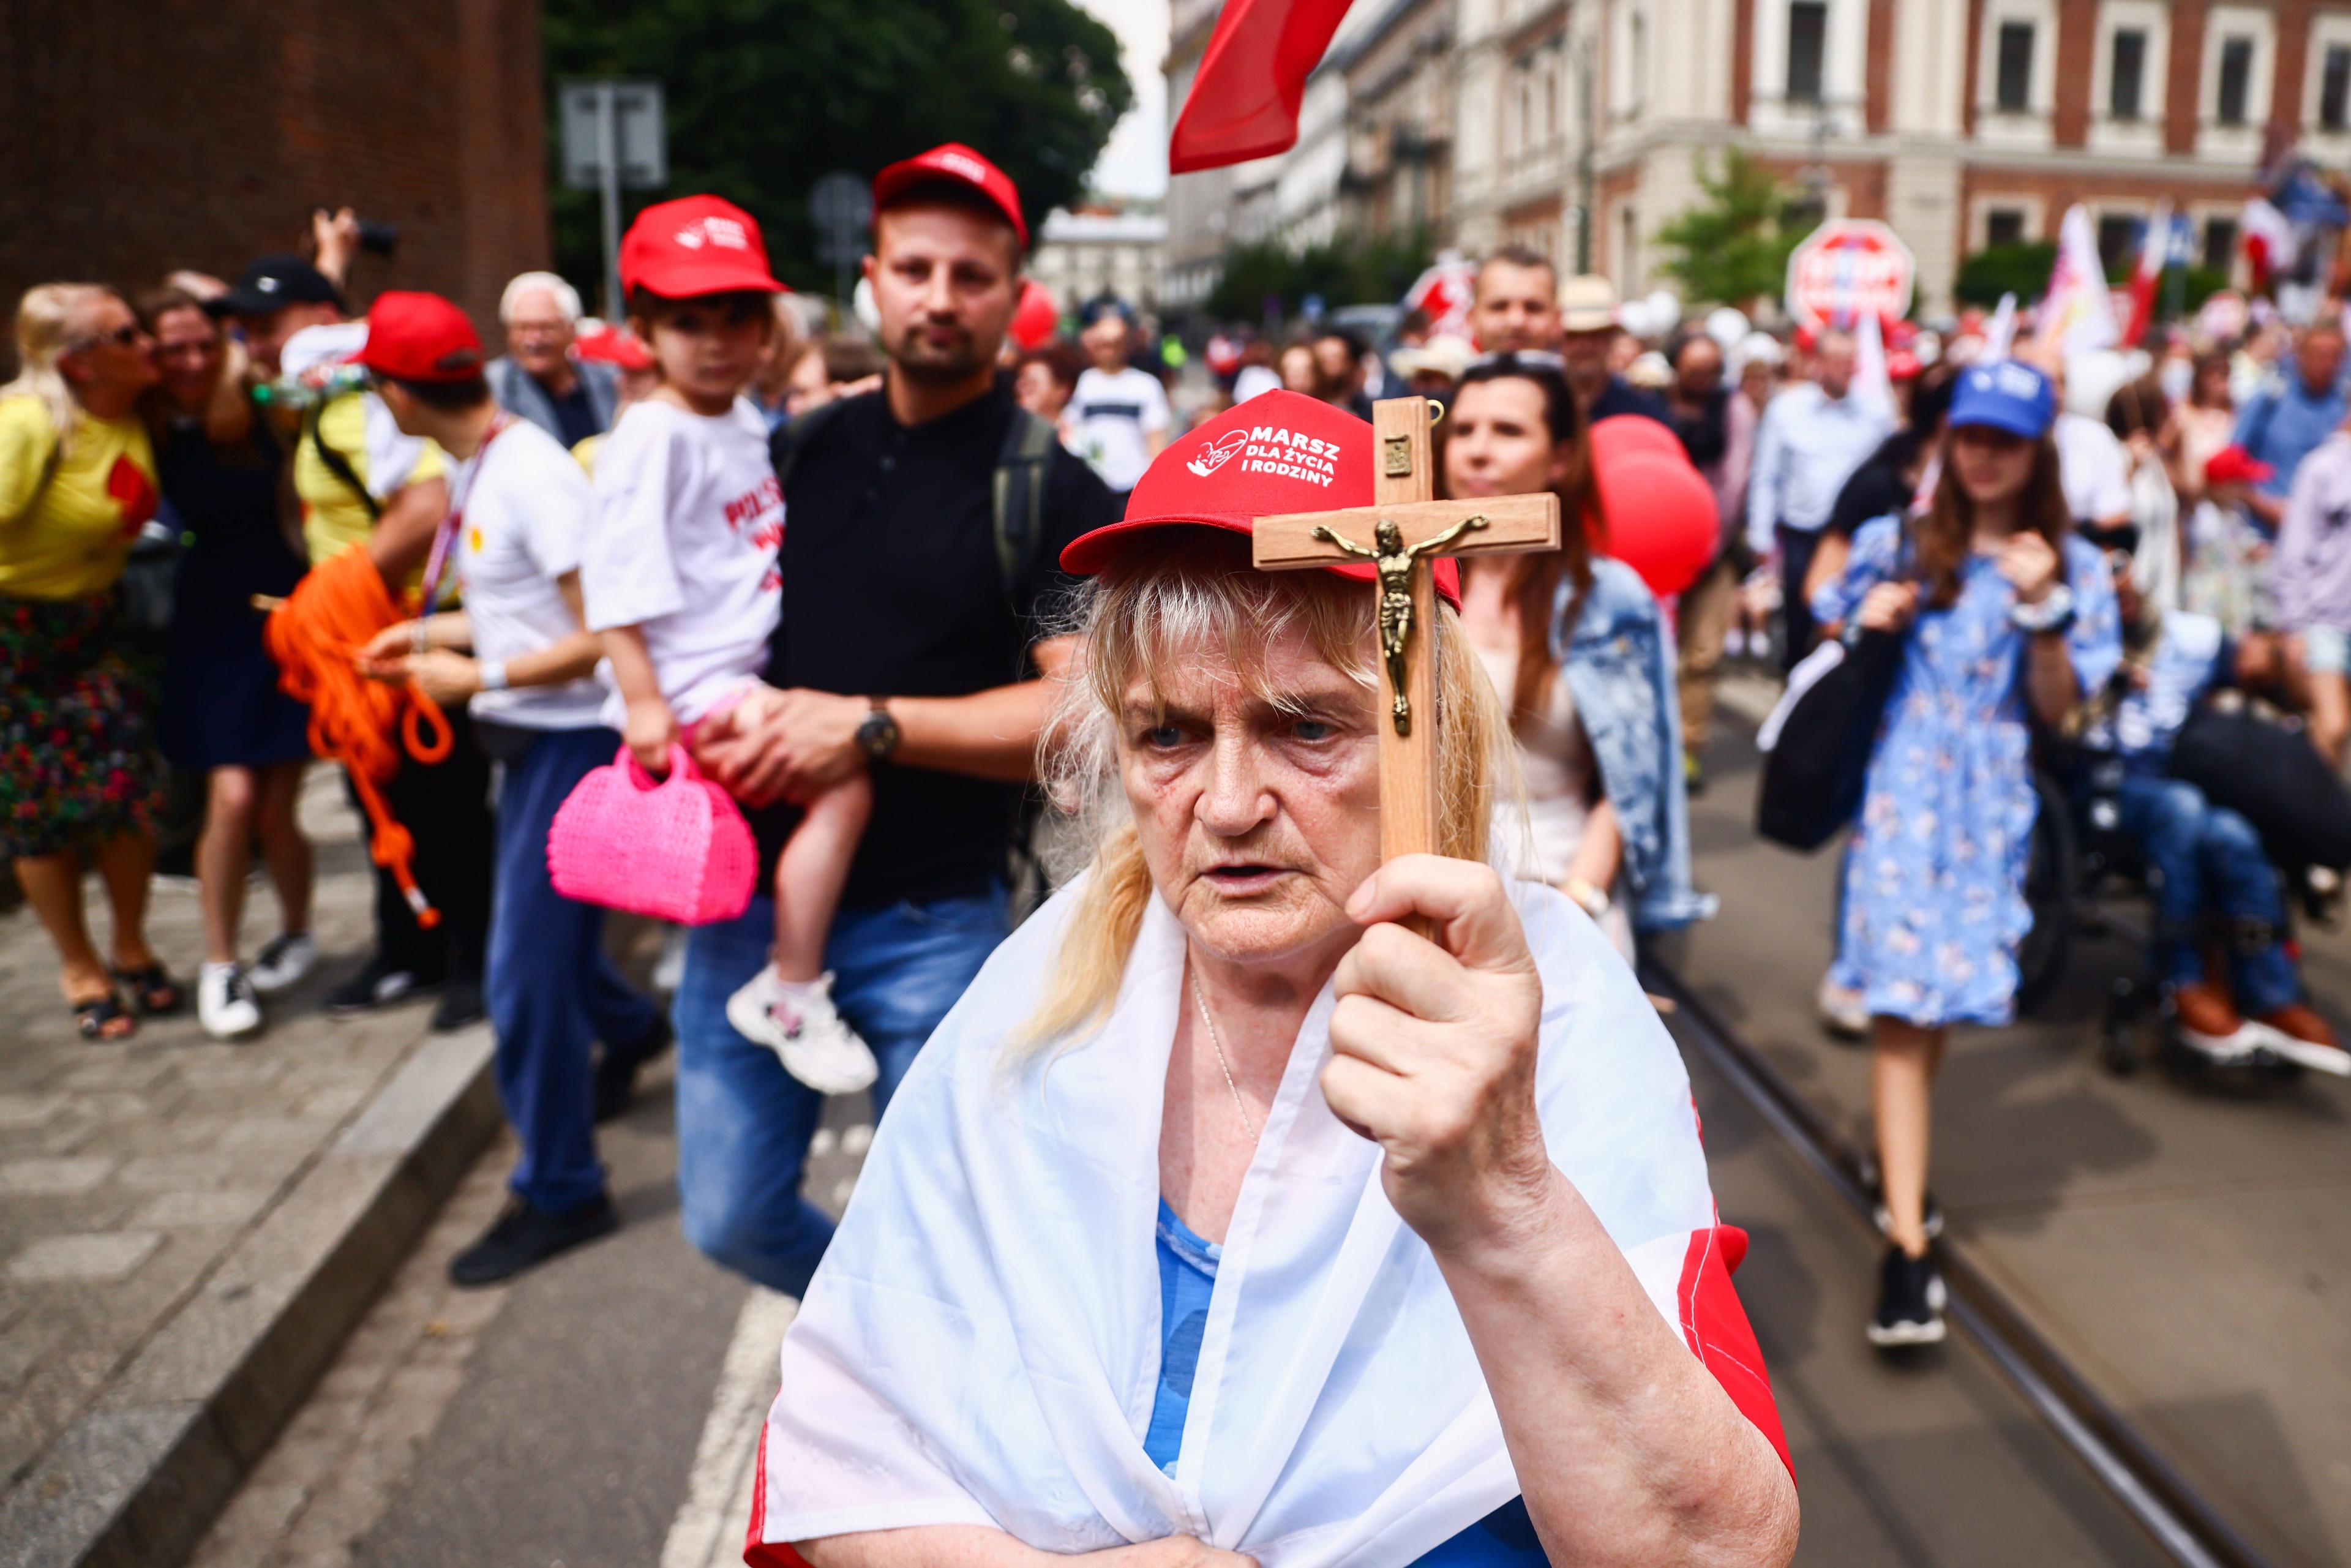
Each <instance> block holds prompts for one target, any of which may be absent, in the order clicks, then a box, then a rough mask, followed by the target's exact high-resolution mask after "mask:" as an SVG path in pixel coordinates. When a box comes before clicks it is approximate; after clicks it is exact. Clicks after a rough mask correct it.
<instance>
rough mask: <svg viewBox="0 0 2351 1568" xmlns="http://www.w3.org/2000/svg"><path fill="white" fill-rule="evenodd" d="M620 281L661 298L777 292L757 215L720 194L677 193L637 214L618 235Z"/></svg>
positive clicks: (780, 289) (628, 288)
mask: <svg viewBox="0 0 2351 1568" xmlns="http://www.w3.org/2000/svg"><path fill="white" fill-rule="evenodd" d="M621 287H622V291H624V292H633V291H634V290H636V289H640V288H642V289H643V290H644V291H645V292H646V293H648V294H653V295H658V296H660V297H661V298H664V299H691V298H694V297H695V296H696V295H699V294H740V293H746V292H751V293H759V294H781V293H783V292H784V286H783V285H782V284H780V283H778V282H777V281H776V280H775V279H774V278H773V277H769V276H768V242H767V241H766V240H765V239H764V238H762V237H761V236H760V234H759V225H758V220H757V219H755V218H753V217H752V216H751V214H748V213H747V212H745V211H744V210H743V209H742V208H740V207H738V206H737V205H736V204H734V203H732V202H729V201H726V200H724V199H723V198H721V197H718V196H680V197H679V198H678V199H677V200H676V201H674V202H656V203H654V204H653V205H652V206H650V207H647V208H646V209H645V210H644V211H643V212H642V213H639V214H637V221H636V222H634V223H632V224H631V225H629V232H628V233H627V234H626V235H622V239H621Z"/></svg>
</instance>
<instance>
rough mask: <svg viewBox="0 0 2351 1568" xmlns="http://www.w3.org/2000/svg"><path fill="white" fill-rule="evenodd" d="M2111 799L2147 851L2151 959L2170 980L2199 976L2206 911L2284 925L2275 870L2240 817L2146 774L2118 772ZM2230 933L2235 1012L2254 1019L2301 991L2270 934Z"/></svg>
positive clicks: (2190, 981)
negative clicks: (2249, 938)
mask: <svg viewBox="0 0 2351 1568" xmlns="http://www.w3.org/2000/svg"><path fill="white" fill-rule="evenodd" d="M2116 806H2117V807H2118V808H2119V810H2120V814H2121V827H2122V831H2124V832H2125V833H2126V834H2127V835H2129V836H2130V837H2131V838H2132V839H2134V840H2136V841H2137V843H2138V845H2139V847H2140V848H2141V849H2142V850H2143V851H2145V852H2146V854H2147V866H2148V868H2149V869H2150V870H2152V871H2153V872H2155V873H2157V874H2156V889H2155V900H2156V904H2155V907H2156V923H2157V929H2156V934H2155V946H2156V962H2157V964H2158V966H2159V967H2160V969H2161V971H2162V975H2163V977H2164V979H2165V980H2166V981H2167V982H2168V983H2170V984H2172V985H2175V986H2193V985H2201V984H2203V983H2204V978H2205V975H2204V950H2203V945H2202V943H2201V942H2200V941H2199V940H2198V938H2199V936H2200V935H2201V932H2202V928H2203V925H2204V922H2205V917H2206V916H2207V915H2220V916H2222V917H2223V918H2224V919H2226V920H2228V921H2230V922H2231V923H2234V922H2238V921H2246V922H2262V923H2265V924H2266V925H2268V926H2269V927H2270V929H2271V930H2272V931H2273V932H2277V931H2283V928H2284V925H2285V898H2284V894H2283V893H2282V892H2281V890H2280V888H2279V886H2278V874H2277V870H2276V868H2275V867H2273V866H2272V865H2271V864H2270V862H2269V857H2268V856H2267V855H2265V854H2264V853H2262V841H2261V837H2260V835H2259V834H2257V833H2255V832H2254V831H2253V825H2252V823H2251V822H2248V821H2245V819H2244V818H2243V817H2241V816H2240V815H2239V814H2238V813H2237V812H2235V811H2232V810H2229V809H2228V808H2227V807H2225V806H2215V805H2213V804H2212V803H2211V802H2210V801H2209V800H2205V798H2204V792H2203V791H2202V790H2201V789H2197V788H2196V786H2195V785H2193V784H2189V783H2186V782H2183V781H2182V780H2180V779H2164V778H2158V777H2157V776H2155V775H2152V774H2144V773H2126V774H2125V775H2124V776H2123V779H2122V784H2121V787H2120V789H2118V790H2117V792H2116ZM2234 935H2235V934H2234V933H2232V934H2231V936H2232V940H2231V942H2230V944H2229V951H2230V953H2231V964H2230V986H2231V991H2232V992H2233V994H2234V996H2235V998H2236V1003H2237V1008H2238V1010H2239V1011H2241V1012H2243V1013H2248V1014H2250V1015H2252V1016H2253V1017H2255V1018H2259V1017H2261V1016H2262V1015H2263V1014H2265V1013H2272V1012H2275V1011H2276V1010H2277V1009H2280V1008H2283V1007H2285V1006H2287V1005H2288V1004H2289V1003H2292V1002H2293V1001H2294V1000H2295V999H2296V998H2299V997H2300V996H2301V995H2302V986H2301V983H2300V982H2299V981H2298V980H2297V979H2296V978H2295V977H2294V963H2293V961H2292V960H2291V959H2289V958H2288V957H2287V956H2286V955H2285V950H2284V949H2283V947H2281V946H2279V945H2278V943H2277V942H2276V940H2275V939H2274V938H2273V939H2271V940H2269V941H2265V942H2257V943H2255V944H2253V945H2252V946H2251V947H2250V948H2249V947H2248V946H2246V945H2245V944H2244V943H2242V942H2241V941H2238V940H2234V939H2233V937H2234Z"/></svg>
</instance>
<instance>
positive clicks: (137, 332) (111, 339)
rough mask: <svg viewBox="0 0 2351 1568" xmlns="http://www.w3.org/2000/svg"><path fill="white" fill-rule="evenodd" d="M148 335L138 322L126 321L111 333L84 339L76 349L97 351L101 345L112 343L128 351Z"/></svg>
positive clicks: (76, 345) (98, 334)
mask: <svg viewBox="0 0 2351 1568" xmlns="http://www.w3.org/2000/svg"><path fill="white" fill-rule="evenodd" d="M146 335H147V329H146V328H144V327H141V325H140V324H139V323H138V322H136V321H125V322H124V323H123V324H122V325H121V326H120V327H117V328H116V329H114V330H112V331H111V332H99V333H95V334H93V335H91V336H89V337H87V338H84V339H82V340H80V341H79V342H78V343H76V344H75V345H74V347H75V348H76V349H95V348H97V347H98V346H99V344H100V343H111V344H113V345H114V346H115V347H116V348H118V349H127V348H129V347H131V344H133V343H135V342H137V341H138V340H140V339H141V338H143V337H145V336H146Z"/></svg>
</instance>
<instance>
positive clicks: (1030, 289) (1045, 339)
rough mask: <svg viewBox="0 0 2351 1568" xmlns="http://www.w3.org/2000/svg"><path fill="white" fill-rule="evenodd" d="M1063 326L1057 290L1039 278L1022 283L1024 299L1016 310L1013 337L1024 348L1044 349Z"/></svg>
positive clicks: (1021, 293)
mask: <svg viewBox="0 0 2351 1568" xmlns="http://www.w3.org/2000/svg"><path fill="white" fill-rule="evenodd" d="M1060 330H1061V307H1060V306H1058V305H1056V304H1054V303H1053V291H1052V290H1051V289H1050V288H1047V287H1045V286H1044V285H1043V284H1041V283H1040V282H1038V281H1037V280H1036V279H1035V278H1033V277H1032V278H1029V280H1028V281H1026V282H1024V283H1023V284H1021V286H1020V303H1019V305H1017V306H1015V307H1014V308H1013V311H1012V340H1013V341H1014V342H1016V343H1018V344H1019V345H1020V346H1021V347H1022V348H1024V349H1041V348H1043V347H1044V346H1045V345H1046V344H1048V343H1050V342H1051V341H1052V340H1053V335H1054V334H1055V333H1056V332H1059V331H1060Z"/></svg>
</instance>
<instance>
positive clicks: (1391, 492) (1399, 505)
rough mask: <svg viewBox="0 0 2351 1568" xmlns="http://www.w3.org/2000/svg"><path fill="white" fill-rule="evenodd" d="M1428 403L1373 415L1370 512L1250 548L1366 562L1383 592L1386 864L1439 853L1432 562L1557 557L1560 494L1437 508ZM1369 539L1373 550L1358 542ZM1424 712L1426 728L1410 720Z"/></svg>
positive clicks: (1267, 557) (1279, 521) (1278, 558)
mask: <svg viewBox="0 0 2351 1568" xmlns="http://www.w3.org/2000/svg"><path fill="white" fill-rule="evenodd" d="M1431 406H1432V405H1431V404H1430V403H1429V402H1428V401H1427V400H1426V399H1425V398H1416V397H1405V398H1389V399H1386V400H1384V401H1383V402H1379V403H1377V404H1375V405H1374V407H1373V410H1372V434H1373V442H1372V449H1373V459H1372V461H1373V469H1372V480H1373V484H1372V496H1373V501H1374V504H1373V505H1372V506H1369V507H1349V508H1347V509H1344V510H1341V511H1330V512H1292V513H1287V514H1283V515H1280V516H1276V517H1259V519H1258V520H1257V524H1256V528H1255V534H1254V538H1253V539H1252V543H1251V548H1250V556H1251V559H1252V560H1253V561H1254V562H1255V563H1256V566H1257V568H1258V570H1260V571H1292V570H1301V569H1304V568H1307V567H1327V566H1330V565H1332V563H1333V562H1336V561H1342V560H1365V559H1367V560H1369V561H1370V562H1371V563H1372V566H1373V570H1374V572H1375V573H1376V574H1377V579H1378V580H1377V582H1376V584H1375V589H1374V591H1376V592H1377V593H1378V595H1379V622H1378V624H1379V633H1380V653H1381V654H1382V658H1381V661H1380V687H1381V690H1380V706H1381V711H1383V712H1384V714H1385V715H1386V716H1387V720H1388V722H1386V723H1384V724H1382V725H1381V726H1380V855H1381V858H1382V859H1384V860H1393V859H1395V857H1396V856H1398V855H1403V854H1415V853H1420V852H1429V851H1433V850H1435V849H1436V847H1437V828H1436V803H1437V735H1436V730H1437V727H1438V725H1439V724H1441V723H1442V721H1443V718H1444V716H1443V715H1442V714H1438V713H1437V712H1436V708H1435V704H1434V701H1433V698H1432V695H1431V694H1432V693H1433V692H1434V691H1435V689H1436V685H1437V682H1436V647H1435V644H1436V633H1437V630H1438V627H1437V592H1436V588H1435V586H1434V584H1433V582H1432V581H1431V579H1430V567H1429V562H1430V560H1431V559H1432V558H1434V557H1437V556H1439V555H1489V554H1502V553H1508V552H1512V551H1518V550H1538V549H1558V548H1559V528H1560V518H1559V497H1556V496H1553V495H1551V494H1549V493H1545V494H1542V495H1537V496H1490V497H1484V498H1482V499H1480V500H1478V501H1475V502H1468V501H1438V500H1432V499H1431V498H1430V497H1432V496H1434V495H1435V494H1436V489H1437V486H1436V470H1435V467H1434V466H1433V465H1432V463H1431V460H1430V455H1429V439H1428V434H1429V424H1430V418H1429V410H1430V408H1431ZM1365 538H1369V539H1370V540H1372V541H1373V542H1372V544H1371V545H1370V546H1368V547H1367V546H1365V545H1364V544H1363V543H1361V542H1360V541H1362V540H1364V539H1365ZM1415 715H1420V716H1422V717H1423V722H1421V723H1418V724H1416V723H1414V722H1413V718H1414V716H1415Z"/></svg>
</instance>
